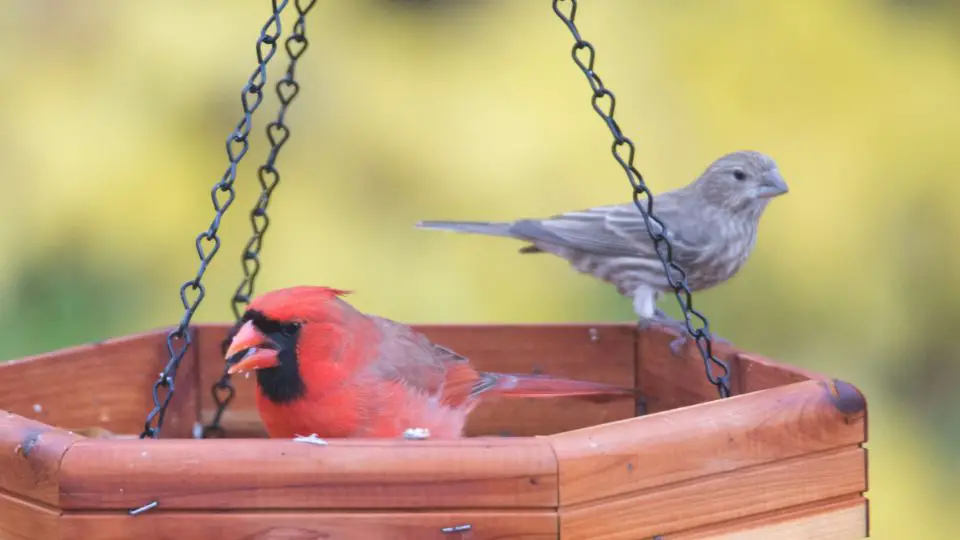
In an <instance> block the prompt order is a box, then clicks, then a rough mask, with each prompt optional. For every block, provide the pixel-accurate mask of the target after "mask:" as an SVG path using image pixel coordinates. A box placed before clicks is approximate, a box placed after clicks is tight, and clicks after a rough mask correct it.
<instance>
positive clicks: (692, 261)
mask: <svg viewBox="0 0 960 540" xmlns="http://www.w3.org/2000/svg"><path fill="white" fill-rule="evenodd" d="M788 191H789V188H788V187H787V183H786V181H785V180H784V179H783V176H781V174H780V170H779V168H778V167H777V164H776V163H775V162H774V160H773V159H772V158H771V157H770V156H767V155H765V154H762V153H760V152H754V151H741V152H733V153H730V154H727V155H725V156H723V157H721V158H719V159H717V160H716V161H714V162H713V163H712V164H711V165H710V166H709V167H707V169H706V170H705V171H704V172H703V173H702V174H701V175H700V177H699V178H697V179H696V180H694V181H693V182H691V183H690V184H688V185H686V186H684V187H681V188H679V189H675V190H672V191H668V192H665V193H662V194H659V195H654V197H653V215H654V217H656V218H657V219H659V220H660V221H661V222H663V224H664V226H665V227H666V233H665V235H666V238H667V239H668V240H669V241H670V245H671V246H672V247H673V261H674V262H675V263H677V264H678V265H679V266H680V267H681V268H682V269H683V271H684V272H685V273H686V277H687V282H688V285H689V287H690V289H691V290H693V291H698V290H704V289H709V288H711V287H714V286H716V285H719V284H721V283H723V282H725V281H727V280H728V279H730V278H732V277H733V276H734V275H736V273H737V272H738V271H739V270H740V268H741V267H742V266H743V264H744V263H745V262H746V261H747V258H749V256H750V253H751V252H752V251H753V247H754V244H755V243H756V240H757V229H758V228H759V225H760V216H761V215H762V214H763V211H764V209H765V208H766V207H767V204H768V203H769V202H770V200H771V199H773V198H774V197H778V196H780V195H783V194H785V193H787V192H788ZM651 226H652V227H653V229H654V232H655V233H657V234H664V233H663V231H662V230H660V229H659V227H658V226H657V225H656V223H654V222H651ZM417 227H420V228H424V229H443V230H450V231H455V232H461V233H473V234H485V235H492V236H504V237H510V238H515V239H518V240H522V241H525V242H528V243H529V244H528V245H526V246H524V247H522V248H520V253H551V254H553V255H556V256H558V257H561V258H563V259H566V260H567V262H569V263H570V265H571V266H573V268H574V269H576V270H577V271H579V272H581V273H586V274H590V275H592V276H594V277H596V278H598V279H600V280H602V281H605V282H607V283H610V284H612V285H613V286H615V287H616V288H617V291H619V292H620V294H621V295H624V296H629V297H632V298H633V309H634V311H635V312H636V314H637V316H638V317H639V318H640V320H641V322H649V321H657V322H660V323H662V324H664V325H666V326H669V327H672V328H674V329H676V330H678V331H679V332H680V335H681V337H680V338H678V339H677V340H674V341H673V342H672V343H671V345H670V348H671V349H672V350H673V352H674V354H677V353H678V348H679V347H680V346H681V345H682V344H683V343H684V342H685V341H686V339H687V335H686V325H685V324H684V323H681V322H679V321H676V320H673V319H671V318H670V317H669V316H667V315H666V314H665V313H664V312H663V311H661V310H659V309H657V307H656V303H657V300H658V299H659V298H660V295H662V294H663V293H664V292H673V288H672V287H671V285H670V283H668V282H667V279H666V273H665V272H664V269H663V263H662V262H661V261H660V258H659V257H658V256H657V250H656V248H655V247H654V244H653V241H651V239H650V235H649V233H647V226H646V223H645V222H644V219H643V216H642V215H641V214H640V211H639V210H637V208H636V206H635V205H634V203H633V202H629V203H626V204H617V205H608V206H598V207H596V208H589V209H586V210H579V211H574V212H567V213H564V214H559V215H555V216H552V217H549V218H545V219H521V220H517V221H508V222H476V221H421V222H420V223H418V224H417ZM677 279H679V276H677ZM718 341H722V340H720V339H719V338H718Z"/></svg>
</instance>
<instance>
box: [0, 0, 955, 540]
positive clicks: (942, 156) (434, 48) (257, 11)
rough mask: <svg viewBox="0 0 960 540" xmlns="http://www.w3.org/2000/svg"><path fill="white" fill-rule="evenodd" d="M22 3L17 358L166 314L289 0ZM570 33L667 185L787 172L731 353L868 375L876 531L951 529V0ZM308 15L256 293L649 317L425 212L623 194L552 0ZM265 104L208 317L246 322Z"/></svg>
mask: <svg viewBox="0 0 960 540" xmlns="http://www.w3.org/2000/svg"><path fill="white" fill-rule="evenodd" d="M3 6H4V8H3V9H4V15H3V16H2V17H0V44H2V46H3V48H4V50H5V53H4V54H3V55H2V56H0V82H2V88H3V90H4V91H3V99H2V101H0V175H2V176H0V178H2V180H0V182H2V186H3V188H4V190H3V196H2V197H0V216H2V218H0V219H2V222H0V248H2V250H3V253H4V256H3V257H2V258H0V291H2V294H0V333H2V339H0V357H2V358H14V357H18V356H22V355H26V354H31V353H37V352H43V351H49V350H53V349H56V348H60V347H63V346H67V345H72V344H78V343H82V342H87V341H92V340H96V339H101V338H105V337H109V336H116V335H123V334H129V333H134V332H139V331H143V330H147V329H151V328H155V327H160V326H167V325H170V324H173V323H175V322H176V321H177V320H178V319H179V317H180V315H181V308H180V304H179V298H178V293H177V290H178V288H179V286H180V284H181V283H182V282H183V281H184V280H186V279H188V278H190V277H191V276H192V275H193V274H194V273H195V271H196V265H197V259H196V254H195V251H194V247H193V242H194V237H195V236H196V234H197V233H198V232H200V231H202V230H205V229H206V227H207V226H208V224H209V222H210V219H211V218H212V216H213V210H212V208H211V205H210V199H209V189H210V186H212V185H213V183H215V182H216V181H217V180H219V178H220V176H221V175H222V173H223V170H224V168H225V167H226V164H227V159H226V156H225V153H224V148H223V142H224V139H225V138H226V136H227V134H228V133H229V132H230V130H231V129H232V128H233V126H234V125H235V124H236V122H237V121H238V120H239V118H240V105H239V96H240V89H241V87H242V85H243V83H244V82H245V81H246V78H247V77H248V76H249V74H250V72H251V70H252V69H253V68H254V66H255V56H254V42H255V40H256V37H257V35H258V34H259V30H260V27H261V25H262V24H263V21H264V20H265V19H266V17H267V15H268V12H269V2H268V1H266V0H260V1H252V0H251V1H246V2H236V1H234V2H228V1H226V0H217V1H213V0H210V1H205V2H194V1H188V0H169V1H167V2H162V3H154V2H108V1H104V0H98V1H89V2H66V1H57V0H43V1H41V0H5V1H4V2H3ZM288 11H290V12H292V11H293V10H292V6H291V8H290V9H288ZM290 14H292V13H288V15H290ZM285 22H286V23H287V24H286V25H285V30H288V29H289V26H290V22H291V19H290V18H289V17H287V18H285ZM578 23H579V26H580V28H581V30H582V32H583V34H584V36H585V37H586V39H588V40H589V41H591V42H592V43H593V44H594V45H595V46H596V47H597V51H598V56H597V58H598V60H597V65H596V68H597V71H598V72H599V74H600V76H601V77H602V78H603V80H604V82H605V83H606V84H607V85H608V86H610V87H611V88H612V89H613V91H614V92H615V94H616V95H617V97H618V99H619V100H618V102H617V118H618V120H619V123H620V125H621V126H622V127H623V129H624V131H625V132H626V134H627V135H628V136H629V137H631V138H632V139H633V140H634V141H635V142H636V143H637V145H638V160H637V161H638V166H639V168H640V170H641V171H642V172H643V173H644V174H645V176H646V178H647V180H648V182H649V183H650V185H651V187H652V189H653V190H654V191H655V192H657V191H662V190H666V189H670V188H674V187H678V186H680V185H683V184H685V183H687V182H688V181H690V180H691V179H693V178H694V177H695V176H696V175H697V174H699V173H700V172H701V171H702V170H703V168H705V167H706V165H707V164H708V163H709V162H710V161H712V160H713V159H714V158H716V157H718V156H719V155H720V154H722V153H726V152H728V151H732V150H738V149H747V148H749V149H756V150H761V151H764V152H766V153H769V154H771V155H772V156H773V157H774V158H775V159H776V160H777V161H778V162H779V164H780V167H781V170H782V171H783V173H784V175H785V177H786V178H787V180H788V182H789V183H790V186H791V192H790V194H789V195H787V196H786V197H784V198H781V199H777V200H775V201H774V202H773V203H772V204H771V206H770V207H769V208H768V210H767V213H766V215H765V216H764V219H763V220H762V223H761V232H760V236H759V241H758V244H757V248H756V251H755V254H754V256H753V257H752V259H751V261H750V262H749V263H748V264H747V266H746V268H745V269H744V270H743V271H742V272H741V273H740V275H739V276H738V277H737V278H736V279H734V280H733V281H732V282H730V283H728V284H727V285H725V286H723V287H721V288H718V289H716V290H712V291H708V292H704V293H702V294H697V295H696V297H695V305H696V306H697V307H698V308H701V309H702V310H703V311H704V312H705V313H706V314H707V315H708V317H709V318H710V321H711V323H712V327H713V328H714V330H715V332H716V333H717V334H718V335H720V336H723V337H725V338H728V339H730V340H732V341H733V342H734V343H735V344H737V345H738V346H740V347H742V348H745V349H748V350H751V351H757V352H760V353H762V354H765V355H768V356H770V357H773V358H776V359H779V360H781V361H785V362H788V363H791V364H794V365H798V366H804V367H808V368H812V369H815V370H818V371H820V372H823V373H827V374H830V375H832V376H836V377H839V378H842V379H844V380H848V381H851V382H853V383H855V384H856V385H857V386H859V387H860V388H861V389H862V390H863V391H864V392H865V393H866V395H867V397H868V400H869V404H870V434H869V436H870V443H869V448H870V493H869V496H870V498H871V500H872V505H871V519H872V524H873V534H874V537H876V538H919V539H950V538H956V537H958V535H960V532H958V531H960V511H958V510H960V502H958V501H960V498H958V497H957V495H956V491H955V489H956V485H957V483H958V482H960V392H957V391H956V385H957V384H958V382H960V360H958V358H957V352H956V350H955V348H954V346H953V344H952V338H953V337H954V335H955V334H954V332H956V331H957V330H958V328H960V317H958V316H957V312H958V310H960V279H957V277H956V276H957V275H960V248H958V242H957V240H956V239H957V238H958V233H960V217H958V215H957V214H956V212H955V211H954V209H955V208H956V207H957V205H958V204H960V202H958V201H960V182H958V181H957V179H956V178H955V171H956V170H958V168H960V152H958V143H960V107H958V102H957V96H960V34H958V32H957V30H956V29H957V28H958V27H960V9H958V8H957V7H956V4H954V3H951V2H946V1H934V0H926V1H913V2H904V1H895V0H886V1H880V0H873V1H867V0H847V1H844V2H836V1H827V0H816V1H813V0H809V1H806V2H764V1H760V0H754V1H725V2H707V1H703V0H701V1H687V2H637V1H633V2H631V1H629V0H608V1H606V2H602V3H601V2H586V1H585V2H582V5H581V6H580V12H579V14H578ZM307 33H308V36H309V39H310V43H311V45H310V47H309V49H308V50H307V52H306V54H305V56H304V58H303V60H302V61H301V63H300V67H299V74H298V75H299V77H298V78H299V79H300V81H301V82H302V85H303V89H302V92H301V94H300V96H299V97H298V98H297V100H296V101H295V102H294V103H293V105H292V109H291V112H290V116H289V124H290V126H291V130H292V132H293V133H292V137H291V139H290V140H289V141H288V143H287V144H286V146H285V147H284V149H283V151H282V153H281V156H280V159H279V162H278V167H279V169H280V172H281V176H282V181H281V184H280V186H279V187H278V188H277V190H276V192H275V196H274V199H273V201H272V203H271V207H270V215H271V216H272V217H273V221H272V224H271V228H270V231H269V233H268V234H267V237H266V241H265V250H264V253H263V262H264V269H263V272H262V273H261V274H260V279H259V281H258V284H257V285H258V287H257V290H258V291H261V292H262V291H265V290H268V289H272V288H277V287H283V286H289V285H294V284H305V283H310V284H326V285H331V286H335V287H339V288H345V289H352V290H355V291H357V293H356V294H355V295H354V296H353V297H352V298H351V302H353V303H354V304H355V305H357V306H358V307H359V308H360V309H364V310H369V311H372V312H376V313H378V314H380V315H384V316H387V317H392V318H396V319H399V320H402V321H405V322H411V323H415V322H499V321H503V322H534V321H541V322H560V321H593V320H617V321H629V320H631V319H632V317H633V314H632V310H631V307H630V302H629V301H628V300H626V299H623V298H621V297H619V296H618V295H617V294H616V292H615V291H614V290H613V289H612V288H610V287H608V286H606V285H603V284H601V283H598V282H596V281H594V280H592V279H590V278H588V277H585V276H581V275H578V274H576V273H574V272H573V271H571V270H570V269H569V267H568V266H567V265H566V264H565V263H563V262H562V261H559V260H557V259H555V258H552V257H547V256H540V257H523V256H520V255H518V254H517V253H516V249H517V248H519V247H520V245H521V244H519V243H517V242H513V241H509V240H504V239H496V238H485V237H473V236H461V235H453V234H447V233H441V232H434V231H420V230H416V229H414V228H413V224H414V223H415V222H416V221H418V220H420V219H447V218H449V219H508V218H516V217H538V216H543V215H549V214H552V213H555V212H558V211H563V210H572V209H577V208H583V207H587V206H592V205H597V204H606V203H613V202H621V201H626V200H627V199H628V197H629V193H630V191H629V188H628V185H627V182H626V180H625V178H624V177H623V173H622V172H621V171H620V169H619V167H618V166H617V164H616V163H615V162H614V160H613V159H612V158H611V156H610V155H609V153H608V151H609V145H610V135H609V133H608V132H607V129H606V126H605V125H604V124H603V122H602V121H601V120H600V119H599V118H597V116H596V115H595V113H594V112H593V111H592V110H591V108H590V104H589V95H590V91H589V87H588V86H587V83H586V81H585V80H584V78H583V75H582V74H581V73H580V72H579V70H578V69H577V68H576V67H575V66H574V64H573V62H572V61H571V59H570V56H569V50H570V47H571V45H572V38H571V37H570V35H569V34H568V31H567V29H566V28H565V27H564V26H563V24H562V23H561V22H560V21H559V20H558V19H557V18H556V16H555V15H554V14H553V12H552V10H551V7H550V2H548V1H546V0H541V1H540V2H533V1H528V2H507V1H503V0H501V1H493V0H474V1H453V0H448V1H439V0H436V1H427V0H423V1H413V0H410V1H387V0H377V1H375V0H365V1H353V2H323V1H321V2H320V3H319V4H318V5H317V7H316V8H315V9H314V11H313V13H311V18H310V20H309V23H308V29H307ZM285 63H286V56H285V54H278V56H277V57H276V58H275V59H274V62H273V63H272V65H271V66H272V68H271V70H270V73H271V80H275V79H276V77H278V76H279V75H280V74H281V72H282V70H283V69H284V67H285ZM276 105H277V103H276V98H275V96H274V95H273V93H272V91H271V93H270V95H269V97H268V99H267V100H266V101H265V102H264V104H263V105H262V106H261V108H260V110H259V111H258V114H257V116H256V117H255V118H256V119H255V128H254V137H253V140H254V144H253V147H252V149H251V152H250V153H249V154H248V155H247V158H245V159H244V161H243V165H242V167H241V173H240V177H239V178H238V181H237V187H238V191H239V194H238V199H237V202H236V203H235V204H234V206H233V207H232V208H231V211H230V212H229V213H228V217H227V219H226V221H225V224H224V227H223V229H222V233H223V235H224V239H225V240H224V245H223V248H222V250H221V251H220V253H219V255H218V256H217V258H216V259H215V260H214V264H213V266H212V268H211V270H210V271H209V272H208V273H207V277H206V279H205V284H206V285H207V288H208V296H207V299H206V301H205V302H204V303H203V305H202V306H201V309H200V312H199V314H198V316H197V318H196V319H195V320H197V321H227V320H229V319H230V317H231V314H230V311H229V307H228V298H229V295H230V293H232V291H233V289H234V288H235V287H236V285H237V283H238V280H239V278H240V268H239V253H240V250H241V248H242V245H243V243H244V242H245V240H246V238H247V236H248V235H249V227H250V225H249V222H248V220H247V217H246V214H247V212H248V209H249V208H250V207H251V206H252V204H253V202H254V200H255V197H256V196H257V195H258V191H259V187H258V186H257V184H256V180H255V175H254V172H255V170H256V166H257V165H258V164H259V163H260V162H262V160H263V157H264V156H265V153H266V144H265V140H264V139H265V138H264V136H263V126H264V125H265V123H266V122H267V121H268V119H270V118H272V117H273V115H274V114H275V110H276ZM661 305H662V307H664V308H666V309H667V311H668V312H670V313H673V314H675V313H677V309H676V307H675V306H674V305H673V300H672V298H670V297H667V298H665V299H664V300H663V301H662V303H661Z"/></svg>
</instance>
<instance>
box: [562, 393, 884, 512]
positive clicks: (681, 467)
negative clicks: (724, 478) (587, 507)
mask: <svg viewBox="0 0 960 540" xmlns="http://www.w3.org/2000/svg"><path fill="white" fill-rule="evenodd" d="M843 385H845V386H843ZM838 386H843V387H844V388H849V389H853V387H852V386H850V385H846V383H838ZM835 392H836V388H834V386H833V385H831V384H829V383H826V382H821V381H806V382H802V383H797V384H793V385H790V386H781V387H778V388H774V389H771V390H767V391H764V392H755V393H751V394H744V395H739V396H735V397H731V398H728V399H725V400H718V401H714V402H712V403H704V404H701V405H694V406H691V407H685V408H681V409H675V410H671V411H664V412H662V413H659V414H655V415H649V416H643V417H640V418H633V419H629V420H623V421H620V422H614V423H611V424H606V425H602V426H596V427H592V428H586V429H582V430H577V431H570V432H567V433H561V434H558V435H553V436H551V437H550V440H551V441H552V443H553V448H554V450H555V451H556V453H557V458H558V459H559V460H560V502H561V504H563V505H570V504H578V503H583V502H586V501H592V500H598V499H602V498H605V497H612V496H616V495H622V494H624V493H630V492H634V491H637V490H641V489H647V488H653V487H657V486H662V485H666V484H670V483H674V482H679V481H683V480H690V479H693V478H698V477H703V476H706V475H710V474H717V473H721V472H726V471H732V470H735V469H739V468H743V467H750V466H755V465H760V464H763V463H769V462H772V461H777V460H781V459H786V458H790V457H794V456H799V455H804V454H809V453H811V452H820V451H824V450H828V449H831V448H836V447H840V446H849V445H855V444H860V443H862V442H863V441H864V440H865V438H866V428H865V426H866V419H865V415H864V411H865V408H866V403H865V402H864V400H863V397H862V396H861V395H860V394H859V393H856V392H855V389H853V390H851V392H853V394H852V395H848V393H847V392H845V393H844V396H845V397H846V398H847V399H845V400H840V401H838V400H837V397H836V394H835ZM855 398H859V401H858V400H857V399H855ZM841 404H842V406H841Z"/></svg>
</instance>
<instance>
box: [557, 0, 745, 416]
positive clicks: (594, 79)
mask: <svg viewBox="0 0 960 540" xmlns="http://www.w3.org/2000/svg"><path fill="white" fill-rule="evenodd" d="M566 3H569V4H570V8H569V11H568V12H567V13H565V12H564V11H563V10H562V9H561V4H566ZM553 11H554V13H556V14H557V17H559V18H560V20H561V21H563V23H564V24H565V25H566V26H567V28H568V29H569V30H570V33H571V34H573V38H574V40H575V41H576V42H575V43H574V45H573V50H572V51H571V54H572V56H573V61H574V62H575V63H576V64H577V67H579V68H580V70H581V71H583V74H584V75H585V76H586V77H587V82H589V83H590V88H592V89H593V97H592V99H591V103H592V105H593V110H594V111H596V112H597V114H598V115H599V116H600V118H602V119H603V121H604V122H605V123H606V124H607V127H608V128H609V129H610V133H612V134H613V145H612V146H611V149H610V150H611V153H612V154H613V157H614V158H615V159H616V160H617V163H619V164H620V166H621V167H623V170H624V172H625V173H626V174H627V180H629V181H630V185H631V186H633V202H634V204H636V206H637V209H638V210H640V214H641V215H642V216H643V221H644V223H645V224H646V226H647V233H648V234H649V235H650V239H651V240H653V245H654V248H655V249H656V251H657V256H658V257H659V258H660V262H662V263H663V270H664V272H665V273H666V277H667V281H668V282H669V283H670V286H671V287H673V290H674V294H675V295H676V297H677V302H679V303H680V308H681V309H682V310H683V315H684V318H685V319H686V327H687V332H689V333H690V335H691V336H692V337H693V338H694V339H696V343H697V348H698V349H700V355H701V356H702V357H703V365H704V368H705V369H706V376H707V380H709V381H710V383H711V384H713V385H714V386H716V387H717V391H718V392H719V394H720V397H721V398H725V397H728V396H729V395H730V367H729V366H728V365H727V363H726V362H724V361H723V360H720V359H719V358H717V357H715V356H714V355H713V343H712V340H711V337H710V323H709V321H707V318H706V317H705V316H704V315H703V314H702V313H700V312H699V311H697V310H696V309H694V308H693V293H692V292H691V291H690V287H689V285H688V284H687V275H686V272H684V271H683V269H682V268H681V267H680V266H678V265H677V264H676V263H674V262H673V246H671V245H670V241H669V240H668V239H667V229H666V227H665V226H664V224H663V222H662V221H660V220H659V219H657V218H656V217H654V216H653V194H652V193H651V192H650V189H649V188H647V185H646V183H645V182H644V180H643V175H641V174H640V171H638V170H637V168H636V166H634V164H633V158H634V154H635V153H636V149H635V147H634V144H633V141H631V140H630V139H629V138H627V137H626V136H625V135H624V134H623V131H621V129H620V126H619V125H618V124H617V122H616V120H614V118H613V113H614V109H615V108H616V105H617V100H616V98H615V97H614V95H613V92H611V91H610V89H608V88H606V87H605V86H604V85H603V82H601V80H600V77H599V76H598V75H597V73H596V71H594V69H593V64H594V60H595V59H596V51H595V50H594V48H593V45H591V44H590V43H589V42H588V41H585V40H584V39H583V38H582V37H581V36H580V31H579V30H578V29H577V25H576V24H575V23H574V19H575V18H576V15H577V0H553ZM583 57H585V58H583ZM606 100H609V105H607V106H606V107H604V106H603V101H606ZM641 195H646V197H647V199H646V208H644V204H643V203H641V201H640V196H641ZM652 224H656V227H658V228H659V229H660V232H656V231H655V230H654V227H653V226H652ZM675 276H679V278H677V277H675ZM694 317H696V318H697V319H699V320H700V322H701V323H702V327H700V328H694V326H693V324H692V319H693V318H694ZM714 365H716V366H719V367H720V368H721V369H722V370H723V374H722V375H719V376H717V375H715V374H714V371H713V366H714Z"/></svg>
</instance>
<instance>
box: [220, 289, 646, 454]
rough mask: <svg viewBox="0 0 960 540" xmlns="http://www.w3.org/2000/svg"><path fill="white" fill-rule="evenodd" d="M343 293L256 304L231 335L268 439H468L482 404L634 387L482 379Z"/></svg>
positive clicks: (291, 295) (237, 368)
mask: <svg viewBox="0 0 960 540" xmlns="http://www.w3.org/2000/svg"><path fill="white" fill-rule="evenodd" d="M344 294H346V291H340V290H336V289H330V288H326V287H293V288H289V289H281V290H277V291H272V292H269V293H267V294H264V295H263V296H261V297H259V298H257V299H256V300H254V301H253V303H251V304H250V307H249V309H248V310H247V311H246V313H244V316H243V319H242V320H241V321H240V322H239V323H238V324H237V326H236V327H234V330H233V331H232V332H231V337H229V338H228V340H229V347H228V348H227V351H226V358H228V359H231V360H232V365H231V366H230V368H229V373H231V374H233V373H242V372H246V371H254V370H255V371H256V375H257V407H258V409H259V411H260V417H261V419H262V420H263V423H264V425H265V427H266V429H267V433H269V435H270V436H271V437H285V438H290V437H294V436H297V435H309V434H317V435H318V436H320V437H329V438H338V437H340V438H342V437H401V436H402V435H403V433H404V431H406V430H407V429H411V428H425V429H427V430H429V433H430V437H431V438H456V437H460V436H462V432H463V426H464V423H465V422H466V419H467V415H469V414H470V412H471V411H472V410H473V408H474V407H475V406H476V405H477V403H478V400H480V399H484V398H486V397H491V396H495V395H500V396H511V397H556V396H581V397H584V398H587V399H590V398H592V399H594V400H596V399H610V398H611V397H614V396H622V395H631V396H632V395H634V393H635V392H634V390H633V389H630V388H620V387H615V386H609V385H604V384H599V383H592V382H584V381H574V380H569V379H560V378H555V377H548V376H543V375H520V374H501V373H488V372H482V371H477V370H475V369H473V368H472V367H471V366H470V363H469V362H468V361H467V359H466V358H464V357H462V356H460V355H458V354H456V353H454V352H453V351H450V350H449V349H446V348H444V347H442V346H440V345H436V344H434V343H432V342H430V340H428V339H427V338H426V336H424V335H423V334H420V333H418V332H416V331H414V330H413V329H412V328H410V327H408V326H404V325H402V324H400V323H396V322H393V321H391V320H388V319H384V318H381V317H376V316H373V315H364V314H363V313H360V312H359V311H357V310H356V309H354V308H353V307H352V306H351V305H350V304H348V303H346V302H344V301H343V300H342V299H340V298H339V297H340V296H342V295H344Z"/></svg>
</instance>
